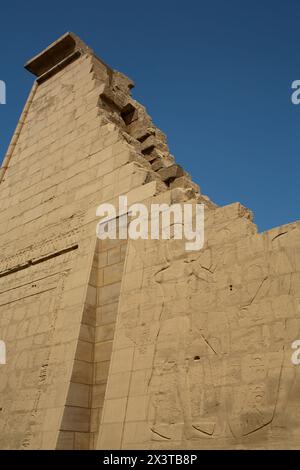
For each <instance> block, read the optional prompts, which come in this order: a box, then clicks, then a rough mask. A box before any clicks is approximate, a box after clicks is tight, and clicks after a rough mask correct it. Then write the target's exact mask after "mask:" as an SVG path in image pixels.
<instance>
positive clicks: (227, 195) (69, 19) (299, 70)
mask: <svg viewBox="0 0 300 470" xmlns="http://www.w3.org/2000/svg"><path fill="white" fill-rule="evenodd" d="M0 17H1V30H0V44H1V46H0V51H1V56H0V59H1V62H0V80H5V81H6V83H7V104H6V105H5V106H0V124H1V125H0V138H1V140H0V160H2V158H3V156H4V153H5V151H6V148H7V146H8V143H9V141H10V138H11V135H12V132H13V130H14V128H15V125H16V123H17V120H18V117H19V114H20V112H21V110H22V107H23V105H24V102H25V99H26V97H27V94H28V92H29V89H30V87H31V85H32V83H33V77H32V76H31V75H30V74H29V73H28V72H26V71H25V70H23V64H24V63H25V62H26V60H27V59H29V58H31V57H32V56H33V55H35V54H36V53H38V52H40V51H41V50H42V49H43V48H45V47H46V46H47V45H48V44H49V43H50V42H52V41H53V40H55V39H57V38H58V37H59V36H60V35H61V34H63V33H64V32H66V31H73V32H74V33H76V34H78V35H79V36H80V37H81V38H82V39H83V40H84V41H85V42H87V43H88V44H89V45H90V46H91V47H92V48H93V49H94V50H95V52H96V53H97V54H98V55H99V56H100V57H101V58H102V59H103V60H104V61H105V62H107V63H108V64H109V65H111V66H112V67H113V68H116V69H119V70H120V71H122V72H124V73H126V74H127V75H129V76H130V77H131V78H132V79H134V80H135V82H136V88H135V89H134V97H135V98H136V99H138V100H139V101H140V102H141V103H143V104H144V105H146V107H147V109H148V111H149V113H150V115H151V116H152V118H153V120H154V122H155V123H156V124H157V125H158V126H159V127H160V128H161V129H162V130H163V131H164V132H165V133H166V134H167V136H168V139H169V145H170V148H171V151H172V153H173V154H174V155H175V157H176V160H177V162H178V163H180V164H181V165H182V166H184V168H185V169H186V170H187V171H188V172H190V173H191V174H192V175H193V179H194V181H196V182H197V183H199V184H200V186H201V188H202V191H203V192H204V193H206V194H208V195H209V196H210V197H211V199H213V200H214V201H215V202H217V203H218V204H220V205H225V204H229V203H231V202H235V201H240V202H241V203H242V204H244V205H246V206H247V207H249V208H251V209H252V210H253V211H254V212H255V222H256V223H257V224H258V227H259V230H266V229H268V228H271V227H274V226H277V225H282V224H285V223H288V222H292V221H294V220H298V219H299V218H300V217H299V212H300V210H299V202H300V201H299V199H300V198H299V192H300V191H299V175H300V163H299V154H300V152H299V150H300V105H299V106H295V105H292V104H291V101H290V96H291V83H292V81H293V80H296V79H300V52H299V44H300V2H299V0H298V1H297V0H295V1H293V0H285V1H282V0H281V1H278V0H251V1H248V0H242V1H241V0H226V1H225V0H206V1H204V0H193V1H190V0H185V1H176V0H172V1H170V0H161V1H158V0H151V1H143V0H139V1H136V0H131V1H130V2H126V1H124V0H122V1H121V0H114V1H101V0H97V1H96V0H95V1H94V0H85V1H83V2H82V1H80V2H79V1H78V0H73V1H70V0H67V1H65V0H60V1H57V0H51V1H46V2H41V1H40V0H39V1H36V0H29V1H28V2H24V1H16V0H10V1H9V2H8V1H3V2H1V3H0Z"/></svg>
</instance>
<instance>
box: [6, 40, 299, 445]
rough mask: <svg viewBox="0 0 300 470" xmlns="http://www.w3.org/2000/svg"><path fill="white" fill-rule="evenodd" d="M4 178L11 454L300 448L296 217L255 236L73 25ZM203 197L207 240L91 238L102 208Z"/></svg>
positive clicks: (36, 61) (39, 83) (53, 49)
mask: <svg viewBox="0 0 300 470" xmlns="http://www.w3.org/2000/svg"><path fill="white" fill-rule="evenodd" d="M26 69H27V70H28V71H29V72H31V73H33V74H34V75H35V76H36V80H35V84H34V85H33V89H32V91H31V94H30V96H29V98H28V101H27V104H26V105H25V108H24V111H23V113H22V116H21V119H20V121H19V124H18V126H17V129H16V132H15V134H14V137H13V139H12V142H11V145H10V147H9V149H8V152H7V154H6V157H5V159H4V162H3V165H2V168H1V170H0V220H1V225H0V246H1V252H0V339H1V340H3V341H5V344H6V348H7V363H6V364H5V365H0V448H1V449H103V448H106V449H107V448H111V449H120V448H122V449H130V448H135V449H137V448H142V449H143V448H146V449H151V448H153V449H154V448H161V449H171V448H182V449H208V448H211V449H214V448H216V449H218V448H233V449H239V448H243V449H247V448H249V449H250V448H259V449H269V448H300V409H299V401H300V366H298V367H297V366H295V365H294V364H292V362H291V355H292V349H291V344H292V342H293V341H294V340H296V339H300V236H299V235H300V223H299V222H298V223H296V222H295V223H292V224H289V225H286V226H284V227H279V228H277V229H273V230H270V231H268V232H265V233H262V234H259V233H257V230H256V226H255V225H254V224H253V222H252V214H251V212H250V211H249V210H248V209H246V208H244V207H243V206H241V205H240V204H239V203H235V204H231V205H229V206H226V207H217V206H216V205H215V204H214V203H213V202H212V201H210V199H209V198H208V197H207V196H205V195H203V194H201V191H200V188H199V186H197V185H196V184H195V183H194V182H193V181H192V180H191V178H190V176H189V175H188V174H187V173H186V172H185V171H184V170H183V169H182V168H181V167H180V166H179V165H177V164H176V162H175V160H174V157H173V156H172V155H171V154H170V152H169V148H168V145H167V141H166V137H165V135H164V134H163V133H162V132H161V131H160V130H159V129H157V128H156V127H155V125H154V124H153V122H152V120H151V118H150V117H149V116H148V114H147V112H146V110H145V108H144V107H143V106H141V105H140V104H139V103H137V102H136V101H135V100H134V99H133V98H132V96H131V89H132V88H133V82H132V81H131V80H129V79H128V78H127V77H125V76H124V75H122V74H121V73H119V72H116V71H114V70H112V69H111V68H110V67H108V66H107V65H106V64H104V63H103V62H102V61H101V60H100V59H99V58H98V57H97V56H96V55H95V54H94V53H93V51H92V50H91V49H90V48H89V47H87V46H86V45H85V44H84V43H83V42H82V41H81V40H80V39H79V38H77V37H76V36H75V35H74V34H72V33H67V34H65V35H64V36H63V37H61V38H60V39H58V41H56V42H55V43H53V44H52V45H50V46H49V47H48V48H47V49H46V50H45V51H44V52H42V53H41V54H39V55H38V56H36V57H34V58H33V59H32V60H31V61H30V62H28V63H27V64H26ZM119 195H126V196H127V197H128V202H129V203H130V204H131V203H134V202H144V203H145V204H146V205H149V204H151V203H152V202H160V203H168V204H171V203H174V202H176V203H184V202H190V203H192V204H196V203H200V202H201V203H203V204H204V205H205V245H204V248H203V249H202V250H200V251H197V252H187V251H186V250H185V249H184V240H182V241H181V240H174V239H172V240H130V241H127V240H109V239H107V240H103V241H101V240H98V239H97V237H96V224H97V222H98V220H97V219H98V218H97V217H96V208H97V207H98V206H99V204H101V203H103V202H111V203H115V204H116V205H117V200H118V197H119Z"/></svg>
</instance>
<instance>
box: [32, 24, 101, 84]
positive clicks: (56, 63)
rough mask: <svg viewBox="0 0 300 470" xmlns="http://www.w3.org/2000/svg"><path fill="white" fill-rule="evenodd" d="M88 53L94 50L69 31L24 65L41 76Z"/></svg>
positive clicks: (37, 75)
mask: <svg viewBox="0 0 300 470" xmlns="http://www.w3.org/2000/svg"><path fill="white" fill-rule="evenodd" d="M86 53H90V54H93V50H92V49H91V48H90V47H88V46H87V45H86V44H85V43H84V42H83V41H82V40H81V39H80V38H79V37H78V36H76V35H75V34H74V33H71V32H67V33H65V34H64V35H63V36H61V37H60V38H59V39H57V40H56V41H55V42H53V43H52V44H50V46H48V47H47V48H46V49H44V50H43V51H42V52H41V53H40V54H38V55H36V56H35V57H33V58H32V59H31V60H29V61H28V62H27V63H26V64H25V66H24V67H25V69H26V70H28V71H29V72H31V73H32V74H33V75H35V76H36V77H38V78H40V77H43V76H45V75H47V74H48V73H49V72H50V71H54V70H55V69H56V68H62V67H63V66H64V64H67V63H68V62H69V61H70V60H74V59H76V58H77V57H79V56H80V55H82V54H86Z"/></svg>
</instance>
